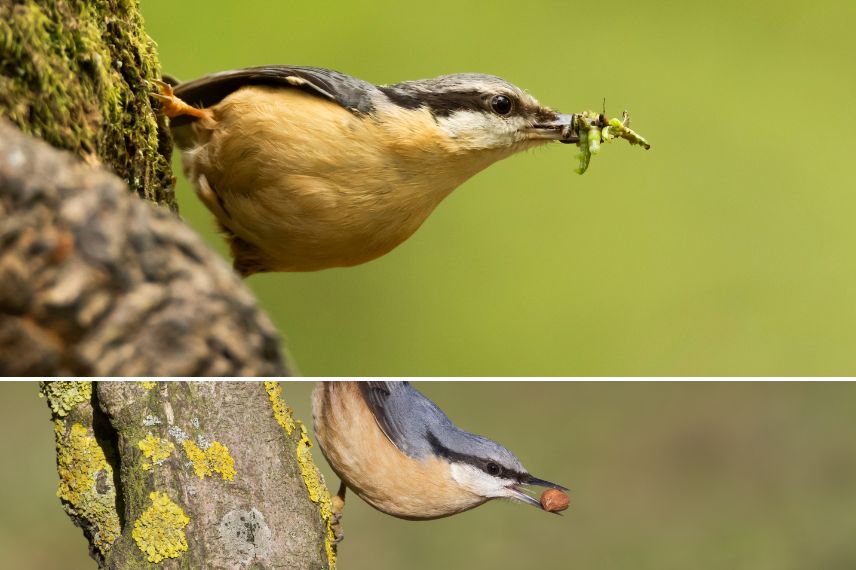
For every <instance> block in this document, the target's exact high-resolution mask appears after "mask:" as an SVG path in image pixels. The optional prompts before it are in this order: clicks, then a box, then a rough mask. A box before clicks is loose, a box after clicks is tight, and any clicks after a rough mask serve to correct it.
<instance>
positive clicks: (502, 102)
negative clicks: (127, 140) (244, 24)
mask: <svg viewBox="0 0 856 570" xmlns="http://www.w3.org/2000/svg"><path fill="white" fill-rule="evenodd" d="M159 87H160V93H158V94H153V96H154V97H155V98H157V99H159V100H160V101H161V104H162V109H163V111H164V113H165V114H166V115H167V116H168V117H170V118H171V121H170V129H171V131H172V133H173V135H174V138H175V140H176V142H177V144H178V146H179V147H180V149H181V152H182V158H183V162H184V166H185V171H186V172H187V174H188V176H189V178H190V180H191V182H192V184H193V185H194V187H195V189H196V192H197V194H198V196H199V197H200V198H201V199H202V201H203V202H204V203H205V205H206V206H207V207H208V209H209V210H211V212H212V213H213V214H214V215H215V217H216V218H217V221H218V222H219V225H220V227H221V229H222V231H223V233H224V234H225V235H226V237H227V239H228V241H229V243H230V246H231V250H232V255H233V257H234V264H235V268H236V269H237V270H238V271H239V272H240V273H241V274H243V275H245V276H246V275H250V274H252V273H256V272H261V271H314V270H318V269H325V268H329V267H343V266H351V265H357V264H359V263H364V262H366V261H370V260H372V259H375V258H376V257H379V256H381V255H384V254H385V253H387V252H389V251H390V250H392V249H393V248H394V247H396V246H397V245H399V244H400V243H401V242H403V241H404V240H406V239H407V238H408V237H410V235H412V234H413V232H415V231H416V230H417V229H418V228H419V226H420V225H421V224H422V222H424V221H425V219H426V218H427V217H428V215H430V214H431V212H432V211H433V210H434V208H435V207H436V206H437V205H438V204H439V203H440V201H441V200H443V198H445V197H446V196H448V195H449V193H450V192H452V190H454V189H455V188H457V187H458V186H459V185H460V184H461V183H463V182H464V181H465V180H467V179H468V178H470V177H471V176H473V175H474V174H476V173H477V172H479V171H481V170H483V169H484V168H486V167H488V166H490V165H491V164H493V163H494V162H496V161H498V160H501V159H503V158H506V157H508V156H511V155H512V154H514V153H517V152H520V151H522V150H526V149H529V148H533V147H536V146H539V145H542V144H545V143H548V142H552V141H559V142H563V143H576V142H578V141H579V140H580V137H579V134H578V133H577V132H576V131H575V127H574V115H562V114H559V113H557V112H556V111H553V110H551V109H549V108H547V107H542V106H541V105H540V104H539V103H538V101H536V100H535V99H534V98H533V97H532V96H530V95H529V94H527V93H526V92H525V91H523V90H522V89H520V88H518V87H516V86H514V85H512V84H511V83H509V82H507V81H505V80H503V79H500V78H499V77H495V76H492V75H483V74H478V73H460V74H454V75H444V76H441V77H436V78H434V79H423V80H418V81H405V82H403V83H397V84H395V85H387V86H375V85H372V84H371V83H367V82H365V81H362V80H360V79H356V78H354V77H350V76H348V75H345V74H342V73H338V72H336V71H330V70H327V69H321V68H316V67H291V66H265V67H255V68H248V69H239V70H234V71H225V72H222V73H215V74H213V75H208V76H206V77H203V78H201V79H197V80H195V81H191V82H188V83H181V84H178V85H175V86H174V88H173V86H171V85H168V84H166V83H159Z"/></svg>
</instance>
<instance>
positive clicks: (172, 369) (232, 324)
mask: <svg viewBox="0 0 856 570" xmlns="http://www.w3.org/2000/svg"><path fill="white" fill-rule="evenodd" d="M285 373H286V370H285V365H284V363H283V358H282V355H281V352H280V345H279V337H278V335H277V333H276V330H275V329H274V327H273V325H272V324H271V322H270V321H269V319H268V318H267V317H266V316H265V315H264V314H263V313H262V312H261V311H260V310H259V309H258V307H257V306H256V302H255V299H254V298H253V296H252V294H251V293H250V292H249V291H248V290H247V289H246V287H245V286H244V285H243V283H241V281H240V279H239V278H238V276H237V275H236V274H235V273H234V272H233V271H232V269H231V268H230V267H228V265H227V264H226V263H225V262H224V261H223V260H222V259H221V258H220V257H219V256H218V255H217V254H215V253H214V252H212V251H211V250H209V249H208V247H207V246H206V245H205V244H204V243H203V242H202V240H201V238H199V237H198V236H197V235H196V234H195V233H194V232H193V231H192V230H191V229H190V228H188V227H187V226H186V225H185V224H183V223H182V222H181V221H180V220H179V219H178V218H176V217H175V216H174V215H173V214H171V213H170V212H168V211H167V210H165V209H163V208H157V207H155V206H153V205H151V204H149V203H147V202H144V201H142V200H140V199H138V198H137V197H136V196H133V195H132V194H130V193H129V192H128V191H127V188H126V187H125V186H124V185H123V184H122V183H121V181H120V180H118V179H117V178H116V177H115V176H113V175H111V174H109V173H106V172H104V171H103V170H101V169H98V168H93V167H89V166H86V165H84V164H81V163H80V162H79V161H76V160H74V158H73V157H72V156H70V155H69V154H68V153H63V152H59V151H56V150H54V149H52V148H50V147H49V146H47V145H46V144H44V143H42V142H40V141H37V140H35V139H32V138H30V137H27V136H25V135H23V134H21V133H20V132H19V131H17V129H15V128H14V127H12V126H11V125H9V124H8V123H6V124H3V122H2V121H0V374H5V375H72V376H79V375H87V376H89V375H92V376H141V375H169V376H220V375H226V376H241V375H276V376H282V375H284V374H285Z"/></svg>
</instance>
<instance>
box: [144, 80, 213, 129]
mask: <svg viewBox="0 0 856 570" xmlns="http://www.w3.org/2000/svg"><path fill="white" fill-rule="evenodd" d="M146 83H148V84H149V87H150V88H152V90H151V91H149V97H151V98H152V99H154V100H155V101H157V102H158V103H160V109H161V112H163V114H164V115H166V116H167V117H169V118H170V119H172V118H175V117H179V116H181V115H190V116H192V117H196V118H198V119H203V118H205V117H208V116H209V113H208V112H206V110H205V109H197V108H196V107H193V106H191V105H188V104H187V103H185V102H184V101H182V100H181V99H179V98H178V97H176V96H175V92H174V91H173V90H172V85H170V84H169V83H166V82H165V81H161V80H159V79H147V80H146Z"/></svg>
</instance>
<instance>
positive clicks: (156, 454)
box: [137, 434, 175, 471]
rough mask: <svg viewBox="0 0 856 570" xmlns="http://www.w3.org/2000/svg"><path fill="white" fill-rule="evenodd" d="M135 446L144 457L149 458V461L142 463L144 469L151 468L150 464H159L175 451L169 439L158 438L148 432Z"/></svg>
mask: <svg viewBox="0 0 856 570" xmlns="http://www.w3.org/2000/svg"><path fill="white" fill-rule="evenodd" d="M137 447H139V448H140V451H142V452H143V455H144V456H145V457H146V459H149V460H151V463H143V470H144V471H148V470H149V469H151V468H152V465H160V464H161V463H163V462H164V460H166V458H167V457H169V456H170V455H172V452H173V451H175V445H174V444H173V443H172V442H171V441H169V440H166V439H160V438H158V437H155V436H153V435H152V434H148V435H147V436H146V437H145V439H142V440H141V441H139V442H138V443H137Z"/></svg>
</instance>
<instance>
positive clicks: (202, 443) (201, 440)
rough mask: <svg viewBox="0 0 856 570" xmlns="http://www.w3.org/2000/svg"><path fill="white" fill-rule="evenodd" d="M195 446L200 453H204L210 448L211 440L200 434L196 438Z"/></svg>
mask: <svg viewBox="0 0 856 570" xmlns="http://www.w3.org/2000/svg"><path fill="white" fill-rule="evenodd" d="M196 445H198V446H199V448H200V449H201V450H202V451H205V450H206V449H208V448H209V447H211V440H210V439H208V436H206V435H203V434H201V433H200V434H199V435H197V436H196Z"/></svg>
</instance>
